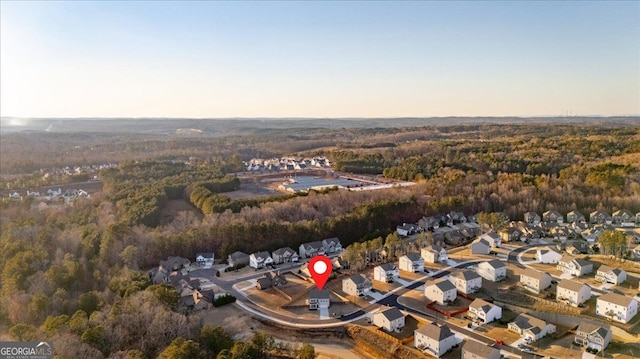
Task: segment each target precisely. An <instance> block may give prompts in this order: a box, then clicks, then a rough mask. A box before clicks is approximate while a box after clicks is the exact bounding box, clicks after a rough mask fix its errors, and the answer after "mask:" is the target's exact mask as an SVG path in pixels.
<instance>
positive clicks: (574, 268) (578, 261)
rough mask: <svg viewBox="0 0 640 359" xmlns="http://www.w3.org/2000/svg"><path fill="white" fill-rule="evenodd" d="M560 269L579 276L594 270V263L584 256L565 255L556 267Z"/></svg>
mask: <svg viewBox="0 0 640 359" xmlns="http://www.w3.org/2000/svg"><path fill="white" fill-rule="evenodd" d="M556 268H557V269H558V270H559V271H562V272H564V273H569V274H571V275H572V276H574V277H579V276H581V275H584V274H588V273H591V272H592V271H593V263H591V262H589V261H588V260H585V259H582V258H574V257H570V256H563V257H562V259H560V261H559V262H558V265H557V267H556Z"/></svg>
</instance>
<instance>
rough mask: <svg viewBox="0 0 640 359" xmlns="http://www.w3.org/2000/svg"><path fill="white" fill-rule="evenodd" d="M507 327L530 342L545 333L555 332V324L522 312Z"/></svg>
mask: <svg viewBox="0 0 640 359" xmlns="http://www.w3.org/2000/svg"><path fill="white" fill-rule="evenodd" d="M507 327H508V328H509V330H510V331H512V332H516V333H518V334H520V336H521V337H522V338H524V339H525V340H527V341H531V342H535V341H536V340H538V339H540V338H542V337H544V336H545V335H547V334H551V333H555V332H556V326H555V325H553V324H549V323H547V322H545V321H544V320H542V319H538V318H534V317H532V316H530V315H529V314H524V313H523V314H520V315H518V316H517V317H516V319H514V320H513V322H511V323H509V324H508V325H507ZM527 338H528V339H527Z"/></svg>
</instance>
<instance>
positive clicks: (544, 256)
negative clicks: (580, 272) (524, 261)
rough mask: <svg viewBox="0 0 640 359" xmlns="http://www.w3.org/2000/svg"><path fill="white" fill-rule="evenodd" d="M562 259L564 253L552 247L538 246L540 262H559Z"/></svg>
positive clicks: (537, 258) (537, 254)
mask: <svg viewBox="0 0 640 359" xmlns="http://www.w3.org/2000/svg"><path fill="white" fill-rule="evenodd" d="M560 259H562V254H560V253H559V252H558V251H556V250H555V249H553V248H551V247H544V248H538V249H537V250H536V260H537V261H538V262H539V263H545V264H557V263H558V262H559V261H560Z"/></svg>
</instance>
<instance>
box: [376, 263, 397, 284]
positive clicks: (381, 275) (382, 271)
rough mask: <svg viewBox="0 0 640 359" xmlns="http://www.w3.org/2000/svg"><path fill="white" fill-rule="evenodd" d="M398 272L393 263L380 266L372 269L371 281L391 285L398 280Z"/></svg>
mask: <svg viewBox="0 0 640 359" xmlns="http://www.w3.org/2000/svg"><path fill="white" fill-rule="evenodd" d="M398 275H400V270H399V269H398V267H396V266H395V264H393V263H385V264H381V265H379V266H377V267H375V268H373V280H377V281H379V282H384V283H392V282H394V281H395V280H396V279H398Z"/></svg>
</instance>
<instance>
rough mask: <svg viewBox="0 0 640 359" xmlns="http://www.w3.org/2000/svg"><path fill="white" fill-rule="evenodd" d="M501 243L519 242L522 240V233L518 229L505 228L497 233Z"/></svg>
mask: <svg viewBox="0 0 640 359" xmlns="http://www.w3.org/2000/svg"><path fill="white" fill-rule="evenodd" d="M499 234H500V238H502V242H519V241H521V239H522V235H523V233H522V231H521V230H520V228H518V227H507V228H505V229H502V230H500V232H499Z"/></svg>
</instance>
